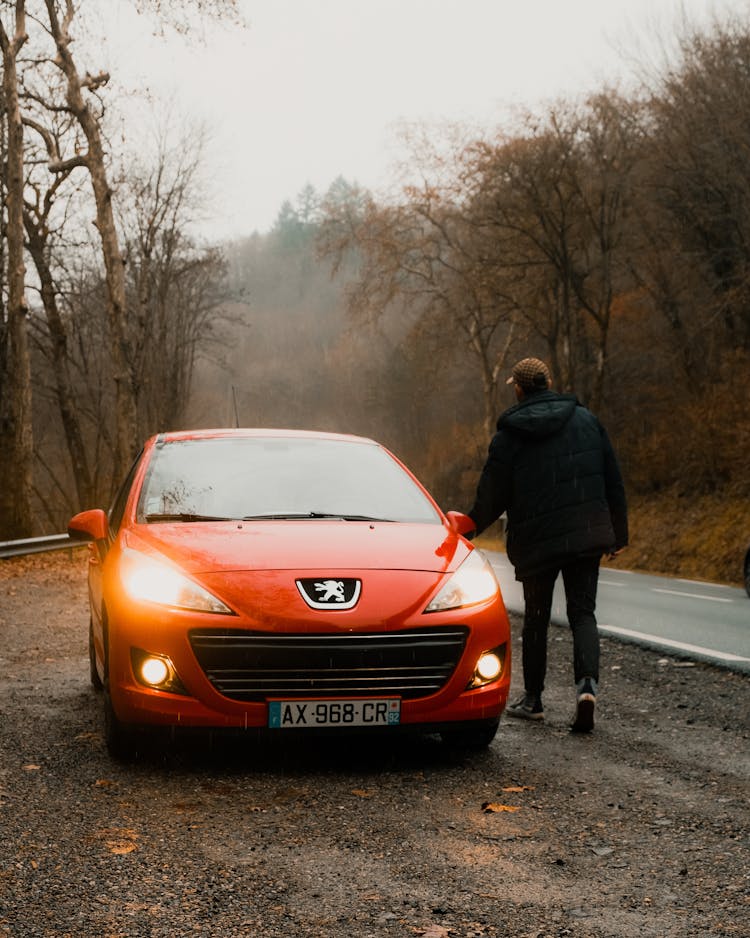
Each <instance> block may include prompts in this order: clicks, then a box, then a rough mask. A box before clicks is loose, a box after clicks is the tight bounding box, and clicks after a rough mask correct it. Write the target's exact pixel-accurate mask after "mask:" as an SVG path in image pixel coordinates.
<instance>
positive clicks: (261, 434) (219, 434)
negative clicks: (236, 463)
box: [152, 427, 379, 446]
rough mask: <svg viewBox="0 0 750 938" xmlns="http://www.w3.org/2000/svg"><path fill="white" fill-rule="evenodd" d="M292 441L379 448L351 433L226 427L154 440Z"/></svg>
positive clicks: (171, 433)
mask: <svg viewBox="0 0 750 938" xmlns="http://www.w3.org/2000/svg"><path fill="white" fill-rule="evenodd" d="M269 437H274V438H277V439H292V440H338V441H340V442H341V441H343V442H349V443H369V444H373V445H376V446H378V445H379V444H378V443H377V442H376V441H375V440H371V439H369V438H368V437H363V436H355V435H353V434H350V433H332V432H327V431H322V430H293V429H282V428H260V427H236V428H235V427H224V428H213V429H202V430H170V431H169V432H165V433H158V434H156V435H155V436H153V437H152V440H154V441H156V442H158V443H171V442H175V441H180V440H215V439H251V438H258V439H260V438H269Z"/></svg>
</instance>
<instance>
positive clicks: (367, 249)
mask: <svg viewBox="0 0 750 938" xmlns="http://www.w3.org/2000/svg"><path fill="white" fill-rule="evenodd" d="M422 159H424V151H422ZM441 159H443V158H441ZM454 159H455V161H456V162H455V163H454V164H453V165H452V169H453V174H452V175H448V176H446V177H444V178H445V183H444V184H443V185H439V184H437V183H435V181H434V179H435V175H436V174H435V173H432V174H431V176H430V179H429V180H428V178H427V177H425V179H424V180H423V182H422V183H421V184H415V183H410V184H407V185H405V186H404V187H403V189H402V190H401V193H400V197H399V200H398V202H397V203H396V204H393V205H378V204H377V203H376V202H375V201H374V200H373V199H372V198H369V199H366V200H364V201H363V202H359V204H358V208H357V211H356V212H353V211H352V206H351V204H348V203H347V202H346V201H338V202H334V203H331V202H330V201H329V203H328V204H327V205H326V206H325V208H326V215H325V217H324V221H323V224H322V226H321V234H320V247H321V251H322V253H323V254H324V255H327V256H329V257H331V258H333V259H334V267H335V265H336V264H338V263H340V262H341V259H342V258H343V257H344V256H345V254H346V253H347V252H351V251H356V254H357V257H358V259H359V262H360V265H359V273H358V276H357V278H356V279H355V280H354V281H353V283H352V284H351V285H350V288H349V291H348V296H349V308H350V311H351V313H352V315H354V316H355V317H356V318H357V319H358V320H359V321H360V322H369V323H370V324H375V323H383V322H384V321H387V320H388V318H389V317H391V319H392V318H393V315H394V311H395V310H398V314H399V323H398V329H399V331H400V333H401V334H402V335H403V336H404V341H407V342H414V343H419V342H420V341H421V338H422V337H423V336H424V335H425V333H426V332H429V333H430V334H431V335H432V336H433V338H436V337H440V339H441V340H442V342H443V344H444V345H446V346H450V347H455V343H456V341H457V340H458V341H459V342H461V343H462V344H463V345H464V347H466V348H467V349H468V350H469V354H470V355H471V357H472V361H473V363H474V365H475V366H476V367H477V369H478V371H479V374H480V378H481V384H482V392H483V400H484V418H483V422H484V426H485V430H486V431H487V432H489V429H490V427H491V426H492V424H493V423H494V420H495V418H496V415H497V407H498V394H497V379H498V374H499V372H500V370H501V369H502V368H503V366H504V365H505V362H506V357H507V354H508V349H509V347H510V343H511V341H512V339H513V336H514V330H515V328H516V319H515V317H514V312H515V310H514V305H513V302H512V301H511V300H509V296H508V292H507V287H508V284H507V279H508V277H511V276H512V274H511V273H510V272H508V271H507V270H506V271H503V274H504V276H505V279H503V277H501V276H498V275H497V274H498V268H497V267H493V266H492V265H491V264H490V263H488V259H489V257H490V256H492V255H494V253H495V251H496V247H497V246H496V245H495V244H493V243H492V241H491V239H489V238H488V237H487V232H486V230H484V229H483V228H482V226H481V225H478V224H476V221H475V219H474V218H473V217H472V216H471V214H470V213H467V211H466V204H467V201H468V200H469V198H470V195H471V192H470V185H471V184H470V182H469V180H468V179H467V177H466V176H465V175H464V174H463V173H462V172H461V169H462V167H461V165H460V160H461V154H460V153H459V154H454ZM443 168H444V167H443ZM410 336H411V338H410Z"/></svg>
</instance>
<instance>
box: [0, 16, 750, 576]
mask: <svg viewBox="0 0 750 938" xmlns="http://www.w3.org/2000/svg"><path fill="white" fill-rule="evenodd" d="M22 6H23V5H22ZM228 6H231V4H228ZM42 8H43V11H42ZM56 10H57V5H56V4H55V3H54V2H52V0H50V2H48V3H44V4H42V5H40V8H39V11H37V14H38V15H35V18H33V19H32V18H31V17H29V18H28V20H27V23H26V27H27V30H28V35H27V36H26V37H25V38H23V36H21V35H20V34H19V33H18V32H16V33H15V34H13V32H12V31H11V30H10V29H9V28H6V25H3V26H2V28H1V29H0V39H2V52H3V91H2V94H3V99H2V100H3V103H4V108H3V109H2V114H1V116H0V120H1V121H2V133H1V134H0V149H2V161H3V166H4V168H5V171H4V172H3V175H2V183H1V184H0V201H1V202H2V206H3V224H2V239H1V245H2V251H1V252H0V288H1V289H0V296H1V297H2V308H1V309H0V313H1V315H0V471H2V475H3V478H4V480H6V483H7V484H6V485H5V487H4V490H3V492H2V495H0V539H5V538H10V537H21V536H28V535H31V534H38V533H43V532H51V531H60V530H63V529H64V527H65V523H66V521H67V518H68V517H69V516H70V515H71V514H72V513H73V512H74V511H76V510H78V509H79V508H84V507H91V506H93V505H95V504H98V505H106V504H108V503H109V500H110V498H111V496H112V493H113V490H114V488H115V487H116V485H117V483H118V481H119V478H120V477H121V476H122V475H123V474H124V472H125V471H126V470H127V468H128V465H129V463H130V461H131V460H132V458H133V457H134V456H135V455H136V453H137V451H138V448H139V446H140V444H141V442H142V441H143V439H144V438H145V437H146V436H147V435H150V434H151V433H154V432H157V431H159V430H163V429H171V428H179V427H185V426H190V425H193V426H209V425H211V426H217V425H235V424H239V425H244V426H286V427H290V426H294V427H304V428H318V429H330V430H337V431H342V432H351V433H359V434H363V435H367V436H372V437H375V438H377V439H379V440H381V441H382V442H384V443H385V444H386V445H388V446H389V447H390V448H392V449H393V450H394V451H395V452H396V453H397V455H399V456H400V457H402V458H403V459H404V460H405V461H406V462H407V463H408V464H409V465H410V466H411V467H412V468H413V469H414V470H415V471H416V472H417V474H418V475H419V476H420V477H421V478H422V479H423V480H424V481H425V482H426V484H427V485H428V487H430V488H431V490H432V491H433V492H434V494H435V495H436V497H437V498H438V500H439V502H440V503H441V504H442V505H443V507H445V508H449V507H455V508H464V509H465V508H466V507H468V505H469V504H470V502H471V499H472V495H473V486H474V484H475V481H476V478H477V474H478V472H479V469H480V468H481V465H482V462H483V459H484V455H485V452H486V447H487V443H488V441H489V437H490V434H491V432H492V429H493V427H494V422H495V420H496V417H497V415H498V414H499V413H500V412H501V411H502V410H503V409H504V408H505V407H506V406H509V405H510V404H511V403H512V400H511V398H510V396H509V394H508V390H507V388H506V385H505V378H506V376H507V374H508V373H509V371H510V367H511V366H512V364H513V362H514V361H515V360H516V359H517V358H519V357H523V356H525V355H536V356H538V357H541V358H544V359H545V360H547V361H548V362H549V363H550V366H551V368H552V371H553V375H554V380H555V386H556V387H557V388H559V389H562V390H572V391H575V392H576V393H577V394H578V395H579V397H580V398H581V400H582V401H583V402H584V403H585V404H587V405H588V406H590V407H591V408H592V409H593V410H595V411H596V412H597V413H598V414H599V415H600V416H601V418H602V420H603V422H604V423H605V425H606V426H607V428H608V429H609V431H610V434H611V436H612V438H613V440H614V442H615V444H616V447H617V450H618V452H619V454H620V458H621V462H622V465H623V470H624V473H625V476H626V479H627V484H628V491H629V495H630V499H631V504H632V505H633V511H634V522H633V534H634V537H633V546H632V548H631V551H630V552H629V553H628V554H626V555H625V556H624V557H623V559H622V561H621V562H622V564H623V565H625V566H630V565H632V566H641V567H643V568H647V569H652V570H659V571H663V572H678V573H684V574H686V575H690V576H697V577H706V578H716V579H720V580H725V581H730V582H738V581H739V577H740V564H741V557H742V556H743V555H744V551H745V549H746V548H747V543H748V541H750V507H748V506H749V505H750V472H748V454H749V453H750V386H749V381H748V379H749V378H750V162H748V159H747V154H748V152H750V22H749V21H740V20H737V21H727V22H724V23H721V24H716V25H715V26H714V27H712V29H711V31H710V32H708V33H700V32H690V31H689V30H686V32H685V34H684V35H683V36H682V39H681V42H680V52H679V55H678V56H677V57H676V58H675V59H674V60H673V61H672V62H671V63H670V64H668V65H664V67H663V68H662V69H661V71H660V72H659V73H658V74H656V73H652V74H651V76H650V77H649V79H648V80H647V81H645V82H644V83H643V84H642V85H641V87H640V88H639V89H638V90H637V91H631V92H629V93H628V94H624V93H622V92H621V91H618V90H616V89H610V88H601V89H598V90H596V91H594V92H592V94H591V95H590V96H588V97H587V98H586V99H583V100H579V101H558V102H555V103H553V104H550V105H549V106H548V107H547V109H546V110H545V111H543V112H542V113H539V112H537V113H534V114H528V115H526V116H521V117H518V118H517V119H516V120H515V121H514V123H513V125H512V126H503V127H497V128H488V129H487V131H486V132H485V133H484V134H483V135H482V136H481V137H478V136H477V135H476V134H475V133H473V132H472V133H469V132H468V131H466V130H463V131H462V132H454V133H452V134H451V135H448V134H446V135H443V136H440V137H437V136H435V135H434V132H433V131H428V130H427V129H426V128H422V129H420V128H412V141H411V142H412V160H411V166H410V170H411V171H410V172H409V173H408V175H407V176H406V177H405V179H406V181H404V182H403V184H401V185H395V184H394V189H393V191H392V193H391V195H390V196H389V197H388V198H385V197H384V196H380V195H379V196H376V195H374V194H373V193H371V192H368V191H366V190H364V189H362V188H360V187H358V186H357V185H356V184H354V183H353V182H347V181H346V180H344V179H338V180H336V181H335V182H334V183H332V185H331V186H330V188H329V189H328V191H326V192H320V193H319V192H316V191H315V190H314V189H312V188H311V187H308V188H307V189H305V190H304V191H303V192H301V193H299V194H298V195H296V196H294V197H292V198H291V199H290V201H289V202H287V203H286V204H284V205H283V206H281V207H280V210H279V215H278V218H277V221H276V224H275V225H274V226H273V228H272V230H271V231H269V232H266V233H257V232H256V233H251V232H248V234H247V237H245V238H240V239H238V240H236V241H235V242H233V243H230V244H220V245H209V244H206V243H205V241H204V240H202V239H201V237H200V233H199V231H197V230H196V226H195V223H194V210H193V209H194V205H195V204H196V200H198V199H199V198H200V191H201V185H200V179H201V171H202V166H201V159H202V157H201V148H200V145H199V143H200V141H199V138H197V137H196V136H195V135H193V136H192V137H190V143H189V145H188V143H187V137H184V136H183V137H182V138H177V139H175V138H174V137H172V138H169V137H168V135H167V133H166V131H165V134H164V136H163V138H162V139H160V140H159V141H158V145H157V146H156V147H155V148H154V151H153V154H152V155H150V156H149V155H148V154H143V153H139V154H138V156H137V157H136V155H135V154H129V153H128V151H127V148H125V149H123V150H122V152H115V151H114V150H111V149H108V147H111V143H110V140H111V139H112V138H111V136H110V135H108V133H107V129H108V124H107V119H108V113H107V109H106V108H105V107H104V103H105V102H106V85H107V76H105V75H100V76H93V75H92V74H89V72H88V71H86V69H85V65H84V63H82V62H81V63H79V62H77V61H76V60H74V58H73V57H72V54H71V49H73V50H75V46H71V41H72V37H73V30H74V27H75V22H76V21H75V20H68V19H64V20H61V19H59V18H56V17H55V15H54V14H55V11H56ZM58 12H59V11H58ZM45 17H46V20H45V19H44V18H45ZM42 20H44V22H45V28H44V29H40V28H38V27H39V23H40V22H41V21H42ZM2 23H3V24H6V23H7V20H6V19H5V18H4V19H3V20H2ZM32 87H33V88H35V89H36V92H35V93H34V94H29V93H28V90H29V89H30V88H32ZM89 217H94V218H95V219H96V225H95V226H93V227H92V226H90V225H82V224H81V219H82V218H89Z"/></svg>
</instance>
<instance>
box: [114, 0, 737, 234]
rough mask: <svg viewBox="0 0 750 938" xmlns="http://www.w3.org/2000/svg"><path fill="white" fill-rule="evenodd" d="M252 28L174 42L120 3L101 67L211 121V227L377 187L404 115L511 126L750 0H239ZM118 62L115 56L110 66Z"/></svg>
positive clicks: (245, 229)
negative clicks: (349, 187) (684, 25)
mask: <svg viewBox="0 0 750 938" xmlns="http://www.w3.org/2000/svg"><path fill="white" fill-rule="evenodd" d="M240 2H241V6H242V9H243V11H244V13H245V16H246V19H247V22H248V26H247V28H246V29H239V28H224V29H222V30H211V29H209V30H208V31H207V33H206V39H205V42H204V43H203V44H198V43H196V42H191V43H188V44H186V43H184V42H182V41H177V40H169V41H164V40H161V39H157V38H155V37H152V36H151V35H150V32H149V30H148V27H147V24H146V23H145V21H144V20H143V19H140V18H137V17H135V16H134V15H133V14H132V12H131V7H130V6H129V5H128V4H127V3H125V2H123V0H116V2H115V3H114V4H113V6H112V7H108V16H107V20H108V36H109V39H108V41H107V43H106V44H105V45H104V47H103V49H102V55H104V56H105V58H106V61H105V62H103V63H102V64H103V65H105V66H106V67H108V68H110V69H111V70H112V72H113V74H115V75H118V76H120V77H121V79H122V81H123V83H124V84H126V85H127V84H131V85H132V86H134V87H140V88H145V87H148V88H150V89H151V90H152V91H153V92H154V93H155V94H156V95H157V96H158V97H160V98H170V97H171V99H172V102H173V103H172V108H173V112H174V113H179V112H182V113H185V114H186V115H189V116H190V117H191V118H192V119H195V120H196V121H202V122H205V123H207V124H208V128H209V132H210V138H211V143H210V146H209V148H208V151H207V154H206V162H207V164H208V166H209V170H210V179H211V189H212V192H211V200H210V204H209V209H208V211H209V214H210V216H211V217H210V218H207V219H206V222H205V228H204V233H205V234H206V236H207V237H208V238H222V239H223V238H231V237H235V236H243V235H248V234H250V233H252V232H253V231H255V230H257V231H266V230H268V229H269V228H270V227H271V226H272V224H273V222H274V220H275V218H276V216H277V214H278V211H279V208H280V207H281V204H282V202H283V201H284V200H285V199H291V200H292V201H294V199H295V197H296V195H297V194H298V193H299V192H300V190H301V189H302V188H303V187H304V186H305V185H306V184H307V183H311V184H312V185H313V186H314V187H315V188H316V189H317V190H318V191H319V192H321V193H322V192H324V191H325V190H326V189H327V188H328V186H329V185H330V184H331V182H332V181H333V180H334V179H335V178H336V177H337V176H339V175H342V176H344V177H345V178H346V179H347V180H349V181H350V182H358V183H360V184H361V185H363V186H366V187H368V188H370V189H373V190H375V191H378V190H380V189H383V188H385V187H387V185H388V182H389V180H391V179H392V178H393V169H392V167H393V164H394V161H396V160H397V159H398V157H399V145H398V137H397V133H396V130H397V127H398V125H399V123H402V122H415V121H416V122H429V123H431V124H439V123H440V122H467V123H471V124H473V125H478V126H482V127H493V126H497V125H502V122H503V118H504V116H505V115H506V114H507V113H508V110H509V109H510V108H511V107H513V106H521V107H534V106H535V105H538V104H539V102H540V101H545V100H551V99H555V98H559V97H562V98H571V97H574V96H578V95H580V94H582V93H585V92H586V91H589V90H594V89H596V88H598V87H599V86H601V85H602V84H604V83H605V82H608V83H612V82H614V81H617V80H618V79H623V77H625V76H627V75H628V72H629V70H630V69H631V68H632V66H633V63H634V62H635V61H640V60H642V59H643V57H644V56H646V55H647V54H650V52H652V51H653V49H651V50H650V51H649V48H648V43H649V41H650V40H651V37H653V36H654V35H660V36H669V35H670V34H671V33H672V32H673V29H674V26H675V24H676V22H677V19H676V17H677V15H678V14H679V12H680V10H684V11H685V12H686V13H687V15H688V16H689V18H690V19H691V21H692V22H695V23H704V22H707V21H708V20H709V18H710V17H711V16H712V15H713V14H714V13H716V12H718V13H720V14H721V13H723V12H724V11H735V12H742V13H747V12H748V11H749V10H750V0H681V2H680V0H240ZM110 63H111V64H110Z"/></svg>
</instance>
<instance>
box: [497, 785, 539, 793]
mask: <svg viewBox="0 0 750 938" xmlns="http://www.w3.org/2000/svg"><path fill="white" fill-rule="evenodd" d="M503 791H513V792H516V791H534V786H533V785H508V787H507V788H503Z"/></svg>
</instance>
